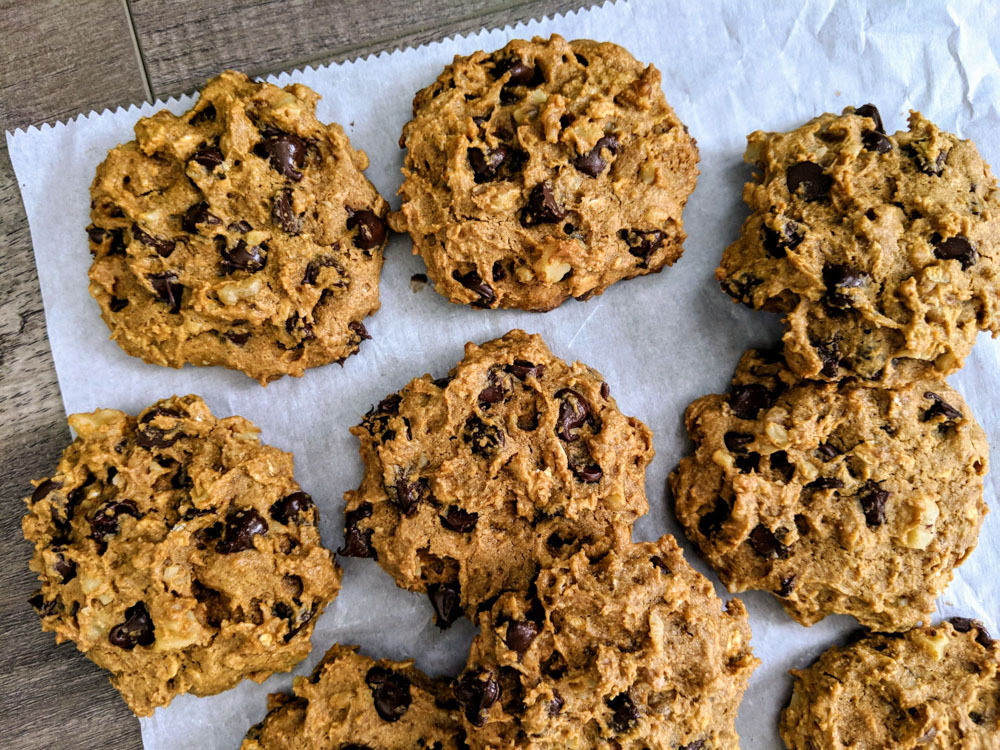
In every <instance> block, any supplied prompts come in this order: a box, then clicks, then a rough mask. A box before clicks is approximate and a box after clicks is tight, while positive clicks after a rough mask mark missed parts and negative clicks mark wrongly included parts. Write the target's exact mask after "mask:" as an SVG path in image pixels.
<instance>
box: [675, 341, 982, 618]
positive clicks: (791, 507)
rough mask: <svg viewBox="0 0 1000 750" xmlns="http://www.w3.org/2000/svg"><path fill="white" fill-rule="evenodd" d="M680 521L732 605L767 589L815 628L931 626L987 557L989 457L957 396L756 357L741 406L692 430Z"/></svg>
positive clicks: (692, 424) (709, 408)
mask: <svg viewBox="0 0 1000 750" xmlns="http://www.w3.org/2000/svg"><path fill="white" fill-rule="evenodd" d="M685 421H686V423H687V429H688V433H689V434H690V436H691V439H692V440H693V441H694V444H695V447H694V452H693V454H692V455H690V456H688V457H686V458H684V459H682V460H681V462H680V465H679V466H678V467H677V469H676V470H675V471H674V472H673V474H672V475H671V477H670V482H671V487H672V489H673V496H674V504H675V508H674V510H675V513H676V516H677V519H678V521H680V523H681V525H682V526H683V527H684V531H685V533H686V534H687V536H688V538H689V539H691V540H692V541H693V542H694V543H695V544H696V545H697V546H698V547H699V548H700V549H701V552H702V554H703V555H704V556H705V558H706V559H707V560H708V562H709V564H710V565H711V566H712V567H713V568H715V570H716V571H717V572H718V573H719V577H720V578H721V579H722V582H723V583H724V584H726V585H727V586H728V587H729V589H730V590H731V591H743V590H746V589H763V590H765V591H770V592H771V593H773V594H774V595H775V596H777V597H778V599H779V600H780V602H781V604H782V606H784V608H785V610H786V611H787V612H788V613H789V614H790V615H791V616H792V617H794V618H795V619H796V620H798V621H799V622H801V623H802V624H804V625H811V624H813V623H815V622H817V621H818V620H820V619H821V618H823V617H824V616H826V615H828V614H833V613H842V614H850V615H853V616H854V617H855V618H857V619H858V621H859V622H861V623H862V624H863V625H866V626H868V627H871V628H876V629H879V630H904V629H906V628H909V627H911V626H913V625H916V624H918V623H919V622H921V621H925V622H926V621H927V618H928V617H929V616H930V614H931V613H932V612H933V611H934V609H935V598H936V597H937V596H938V594H940V593H941V592H942V591H943V590H944V588H945V587H946V586H947V585H948V583H949V581H950V580H951V577H952V573H953V571H954V569H955V567H956V566H958V565H960V564H961V563H962V561H963V560H965V558H966V557H967V556H968V555H969V554H970V553H971V552H972V550H973V549H974V548H975V546H976V540H977V537H978V534H979V529H980V526H981V525H982V522H983V517H984V516H985V514H986V512H987V508H986V504H985V502H984V500H983V477H984V476H985V474H986V471H987V455H988V450H989V449H988V446H987V442H986V436H985V434H984V433H983V430H982V428H981V427H980V426H979V425H978V424H977V423H976V421H975V418H974V417H973V415H972V413H971V412H970V410H969V407H968V406H967V405H966V404H965V402H964V401H963V400H962V398H961V396H959V394H958V393H956V392H955V391H953V390H952V389H951V388H949V387H948V386H947V385H946V384H945V383H944V381H942V380H919V381H916V382H914V383H910V384H909V385H905V386H898V387H896V388H891V389H890V388H875V387H871V386H870V385H867V384H863V383H859V382H857V380H856V379H848V380H844V381H841V382H840V383H824V382H819V381H809V380H800V379H798V378H797V377H796V376H795V375H794V374H793V373H792V372H791V371H790V370H789V368H788V367H787V365H786V364H785V363H784V361H783V360H782V359H781V357H780V356H779V355H777V354H774V353H772V352H767V351H760V350H750V351H749V352H747V353H746V354H744V355H743V358H742V359H741V360H740V363H739V366H738V367H737V369H736V374H735V376H734V377H733V385H732V388H731V389H730V391H729V393H727V394H715V395H710V396H704V397H702V398H700V399H698V400H696V401H695V402H694V403H692V404H691V405H690V406H689V407H688V409H687V412H686V414H685Z"/></svg>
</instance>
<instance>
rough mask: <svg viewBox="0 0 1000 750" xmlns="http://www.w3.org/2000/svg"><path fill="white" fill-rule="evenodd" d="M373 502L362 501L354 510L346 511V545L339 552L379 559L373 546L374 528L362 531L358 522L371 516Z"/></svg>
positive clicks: (348, 555) (350, 555) (351, 555)
mask: <svg viewBox="0 0 1000 750" xmlns="http://www.w3.org/2000/svg"><path fill="white" fill-rule="evenodd" d="M371 515H372V504H371V503H361V505H359V506H358V507H357V508H355V509H354V510H349V511H347V512H346V513H344V546H343V547H341V548H340V549H339V550H337V554H339V555H343V556H344V557H368V558H371V559H373V560H376V559H378V556H377V553H376V552H375V548H374V547H372V530H371V529H365V530H364V531H362V530H361V529H360V528H358V524H359V523H361V521H362V520H363V519H365V518H371Z"/></svg>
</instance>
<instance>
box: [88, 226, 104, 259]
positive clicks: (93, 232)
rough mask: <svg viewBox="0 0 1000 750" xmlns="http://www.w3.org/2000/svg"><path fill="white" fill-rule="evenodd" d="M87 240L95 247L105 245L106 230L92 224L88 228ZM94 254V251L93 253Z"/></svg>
mask: <svg viewBox="0 0 1000 750" xmlns="http://www.w3.org/2000/svg"><path fill="white" fill-rule="evenodd" d="M87 239H88V240H90V242H91V243H92V244H94V245H103V244H104V230H103V229H101V228H100V227H98V226H94V225H93V224H91V225H90V226H89V227H87ZM91 252H93V251H91Z"/></svg>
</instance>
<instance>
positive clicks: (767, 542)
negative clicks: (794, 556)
mask: <svg viewBox="0 0 1000 750" xmlns="http://www.w3.org/2000/svg"><path fill="white" fill-rule="evenodd" d="M749 541H750V546H751V547H753V551H754V552H756V553H757V555H758V556H760V557H763V558H764V559H765V560H776V559H777V558H779V557H785V555H787V554H788V548H787V547H785V545H783V544H782V543H781V542H779V541H778V538H777V537H776V536H775V535H774V533H773V532H772V531H771V530H770V529H769V528H767V526H765V525H764V524H758V525H757V526H756V527H755V528H754V530H753V531H751V532H750V540H749Z"/></svg>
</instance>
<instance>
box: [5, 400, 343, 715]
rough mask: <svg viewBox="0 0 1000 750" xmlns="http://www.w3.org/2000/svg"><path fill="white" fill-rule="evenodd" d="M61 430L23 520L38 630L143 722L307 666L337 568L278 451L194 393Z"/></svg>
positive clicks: (286, 456)
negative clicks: (58, 455)
mask: <svg viewBox="0 0 1000 750" xmlns="http://www.w3.org/2000/svg"><path fill="white" fill-rule="evenodd" d="M69 423H70V426H71V427H72V428H73V429H74V430H75V431H76V433H77V438H76V440H75V441H74V442H73V443H72V444H71V445H70V446H69V447H68V448H66V450H65V451H64V452H63V455H62V459H61V460H60V462H59V466H58V467H57V469H56V471H55V473H54V474H53V475H52V476H51V477H49V478H48V479H45V480H43V481H41V482H39V483H38V485H37V486H36V488H35V491H34V493H33V494H32V496H31V497H30V498H27V500H26V502H27V504H28V513H27V514H26V515H25V517H24V520H23V523H22V526H23V530H24V536H25V539H27V540H28V541H29V542H31V543H32V544H34V546H35V550H34V555H33V557H32V559H31V569H32V570H33V571H35V572H36V573H37V574H38V577H39V579H40V580H41V583H42V587H41V590H40V591H39V592H38V593H36V594H35V596H34V597H32V604H33V605H34V606H35V608H36V610H37V611H38V613H39V616H40V617H41V621H42V628H43V629H44V630H50V631H52V632H54V633H55V635H56V640H57V641H58V642H62V641H65V640H70V641H73V642H74V643H76V646H77V648H78V649H80V651H82V652H83V653H84V654H86V656H87V658H89V659H90V660H91V661H93V662H95V663H96V664H97V665H99V666H101V667H103V668H104V669H107V670H108V671H110V672H111V682H112V684H113V685H114V686H115V687H116V688H117V689H118V691H119V692H120V693H121V694H122V697H123V698H124V699H125V701H126V703H128V705H129V707H130V708H131V709H132V710H133V711H134V712H135V713H136V714H138V715H140V716H144V715H149V714H151V713H152V712H153V709H155V708H156V707H157V706H165V705H167V704H168V703H170V701H171V700H172V699H173V698H174V697H175V696H177V695H180V694H182V693H194V694H196V695H212V694H214V693H218V692H221V691H223V690H226V689H228V688H230V687H232V686H234V685H235V684H236V683H237V682H239V681H240V680H241V679H243V678H244V677H250V678H251V679H254V680H257V681H263V680H264V679H265V678H266V677H268V676H269V675H271V674H272V673H274V672H282V671H287V670H289V669H291V668H292V667H293V666H295V665H296V664H297V663H298V662H300V661H301V660H302V659H304V658H305V657H306V655H307V654H308V653H309V649H310V637H311V635H312V630H313V625H314V624H315V622H316V618H317V617H318V616H319V615H320V613H321V612H322V611H323V609H324V607H325V606H326V605H327V604H328V603H329V602H330V601H331V600H332V599H333V598H334V597H335V596H336V594H337V592H338V590H339V589H340V577H341V571H340V568H339V567H337V565H336V563H335V562H334V560H333V557H332V555H331V553H330V552H329V551H328V550H326V549H325V548H323V546H322V544H321V542H320V537H319V530H318V528H317V525H316V520H317V519H316V508H315V505H314V504H313V502H312V500H311V498H310V497H309V495H308V494H306V493H305V492H302V490H301V489H300V488H299V485H298V484H297V483H296V482H295V480H294V479H293V477H292V456H291V454H290V453H285V452H284V451H280V450H278V449H277V448H273V447H271V446H268V445H264V444H262V443H261V442H260V439H259V437H258V434H259V431H258V430H257V428H256V427H254V426H253V424H251V423H250V422H249V421H247V420H246V419H243V418H242V417H228V418H225V419H216V418H215V417H214V416H212V414H211V412H210V411H209V410H208V407H207V406H206V405H205V403H204V401H202V400H201V399H200V398H198V397H197V396H184V397H173V398H169V399H165V400H163V401H158V402H157V403H156V404H154V405H153V406H151V407H149V408H148V409H145V410H144V411H143V412H142V413H140V415H139V416H138V418H136V417H131V416H128V415H126V414H124V413H123V412H120V411H117V410H114V409H102V410H99V411H96V412H93V413H91V414H74V415H72V416H71V417H70V418H69Z"/></svg>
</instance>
